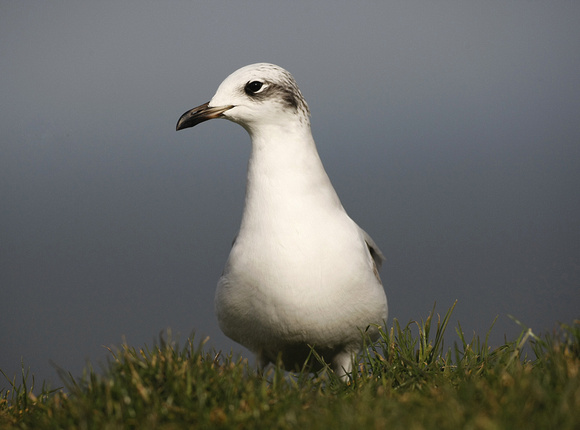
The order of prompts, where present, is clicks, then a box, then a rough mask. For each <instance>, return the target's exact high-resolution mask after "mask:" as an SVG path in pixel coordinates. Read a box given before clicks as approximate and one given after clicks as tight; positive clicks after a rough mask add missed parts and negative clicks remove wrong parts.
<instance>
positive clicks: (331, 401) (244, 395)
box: [0, 309, 580, 430]
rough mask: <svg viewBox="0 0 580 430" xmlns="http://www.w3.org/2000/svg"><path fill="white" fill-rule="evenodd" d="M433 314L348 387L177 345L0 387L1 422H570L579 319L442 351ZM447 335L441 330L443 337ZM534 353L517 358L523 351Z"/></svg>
mask: <svg viewBox="0 0 580 430" xmlns="http://www.w3.org/2000/svg"><path fill="white" fill-rule="evenodd" d="M451 311H452V309H450V310H449V311H448V312H447V314H446V315H444V316H443V317H442V318H440V317H438V316H437V315H435V314H434V312H432V313H431V315H429V316H428V318H427V319H426V320H425V321H421V322H413V323H410V324H409V325H407V326H405V327H401V326H400V325H399V324H398V323H397V321H394V325H393V327H392V328H391V329H390V330H389V331H387V332H383V333H382V337H381V339H380V340H379V342H377V343H375V344H374V345H371V347H370V348H369V351H368V352H367V353H364V354H363V355H362V356H361V357H360V365H359V367H358V372H356V374H355V375H354V376H353V377H352V378H351V380H350V381H349V383H347V384H344V383H342V382H341V381H339V380H337V379H336V378H335V377H334V375H333V374H332V373H331V372H328V371H323V372H321V373H320V374H319V375H309V374H300V375H294V376H288V375H287V374H285V373H283V372H281V371H278V370H276V369H274V368H272V369H270V370H269V371H267V372H266V373H265V374H263V375H260V374H257V373H256V371H255V370H254V369H252V368H251V367H250V366H248V364H247V362H246V360H243V359H234V358H233V357H232V356H223V355H221V354H220V353H216V352H215V351H207V350H206V349H204V347H203V344H201V345H197V344H196V343H195V342H194V341H193V339H190V340H188V342H187V344H186V345H185V347H179V346H177V345H174V344H172V343H171V342H166V341H164V340H163V339H161V341H160V343H159V345H157V346H154V347H152V348H149V347H144V348H141V349H135V348H133V347H130V346H127V345H125V346H122V347H121V348H120V349H119V350H117V351H111V353H112V355H111V357H112V358H111V360H110V362H109V364H108V366H107V368H106V370H105V371H104V372H99V373H96V372H94V371H93V370H92V369H87V370H86V374H85V376H84V377H82V378H73V377H72V376H70V375H66V374H64V372H63V375H62V377H63V382H64V384H65V386H66V389H65V390H56V391H53V392H49V391H48V390H46V389H42V392H41V394H39V395H34V394H32V393H33V390H32V387H30V386H29V384H30V383H29V381H28V380H29V377H28V376H27V375H26V374H24V375H23V377H22V381H20V382H19V383H18V385H17V384H16V383H15V382H14V381H13V382H12V389H11V390H8V391H5V392H0V428H1V429H67V428H74V429H122V428H136V429H178V428H203V429H205V428H224V429H229V428H240V429H246V428H247V429H254V428H255V429H277V428H280V429H295V428H301V429H307V428H308V429H310V428H314V429H353V428H357V429H366V428H371V429H383V428H388V429H406V430H408V429H423V428H428V429H447V428H449V429H516V428H525V429H535V428H537V429H552V428H553V429H578V428H580V321H575V322H574V323H573V324H572V325H562V326H561V327H560V329H559V331H557V332H555V333H551V334H549V335H545V336H543V337H542V338H540V337H538V336H536V335H535V334H534V333H532V332H531V330H527V329H524V330H523V331H522V334H521V335H520V337H519V338H518V339H516V340H514V341H512V342H509V343H506V344H505V345H502V346H500V347H499V348H497V349H493V350H492V349H491V348H489V347H488V345H487V341H486V339H485V338H484V339H481V338H479V337H477V336H475V337H473V338H472V339H469V340H468V339H466V338H465V336H464V334H463V332H462V330H461V327H460V326H458V327H457V328H456V332H457V335H458V341H457V342H456V343H455V345H454V346H452V347H451V348H447V349H444V347H443V333H444V332H445V329H446V328H447V325H448V322H449V317H450V315H451ZM448 337H450V336H448ZM524 346H527V347H528V348H530V351H532V352H531V353H530V355H532V357H522V356H521V355H522V353H521V351H522V348H523V347H524Z"/></svg>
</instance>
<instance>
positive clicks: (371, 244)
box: [359, 227, 386, 281]
mask: <svg viewBox="0 0 580 430" xmlns="http://www.w3.org/2000/svg"><path fill="white" fill-rule="evenodd" d="M359 228H360V227H359ZM360 230H361V231H362V234H363V236H364V239H365V242H366V244H367V246H368V248H369V252H370V253H371V257H373V261H374V263H375V267H376V272H375V275H376V276H377V279H379V274H378V271H379V270H380V269H381V266H382V265H383V261H385V260H386V258H385V256H384V255H383V253H382V251H381V250H380V249H379V247H378V245H377V244H376V243H375V241H374V240H373V238H372V237H370V236H369V234H368V233H367V232H366V231H364V230H363V229H362V228H361V229H360ZM379 281H380V279H379Z"/></svg>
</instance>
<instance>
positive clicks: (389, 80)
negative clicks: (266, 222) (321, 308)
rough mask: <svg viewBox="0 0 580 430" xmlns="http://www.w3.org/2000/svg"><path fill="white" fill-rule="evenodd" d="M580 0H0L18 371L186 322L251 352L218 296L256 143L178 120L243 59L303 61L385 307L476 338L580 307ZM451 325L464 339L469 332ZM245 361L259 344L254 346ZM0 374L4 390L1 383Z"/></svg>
mask: <svg viewBox="0 0 580 430" xmlns="http://www.w3.org/2000/svg"><path fill="white" fill-rule="evenodd" d="M579 19H580V3H578V2H574V1H563V0H556V1H551V2H540V1H523V0H522V1H509V2H506V1H478V2H475V1H473V2H471V1H469V2H456V1H440V2H429V1H406V2H402V1H396V2H362V3H361V2H357V3H356V4H350V3H346V2H345V3H344V4H342V5H337V4H336V3H331V2H319V3H318V5H317V6H313V5H312V4H310V3H308V2H275V3H272V2H259V1H251V2H245V3H236V4H233V3H230V2H223V1H219V0H218V1H212V2H187V1H181V2H176V1H175V2H174V1H170V2H143V1H141V2H137V1H134V0H130V1H124V2H73V1H70V2H65V1H49V2H40V3H35V4H34V5H32V4H31V3H28V2H2V3H0V88H1V90H2V103H1V104H0V130H2V136H1V140H0V145H1V147H0V154H1V155H0V197H1V202H2V207H1V210H0V306H1V312H0V368H1V369H2V370H4V371H5V372H7V373H9V374H14V373H17V372H18V371H19V366H20V359H21V358H22V359H23V360H24V363H25V364H26V365H27V366H30V367H31V370H32V371H33V373H35V374H36V375H37V378H39V379H50V380H51V381H52V382H53V386H55V385H58V378H57V377H56V372H55V371H54V370H53V369H52V367H50V365H49V360H52V361H54V362H56V363H57V364H58V365H60V366H62V367H63V368H65V369H66V370H70V371H71V372H72V373H73V374H79V373H80V371H81V369H82V368H83V367H84V365H85V360H87V359H89V360H91V361H92V362H93V363H99V362H102V361H104V360H105V357H106V356H107V352H106V350H105V349H104V348H103V345H112V344H119V343H121V341H122V339H123V336H125V337H126V340H127V342H128V343H130V344H131V345H134V346H137V347H138V346H141V345H143V343H149V344H151V343H152V341H153V339H155V338H156V337H157V336H158V333H159V332H160V331H162V330H164V329H166V328H168V327H171V328H172V330H173V332H174V333H179V334H181V336H180V338H181V340H185V338H186V337H187V335H188V334H189V333H190V332H191V331H193V330H195V331H196V332H197V333H198V335H199V338H198V339H199V340H201V338H202V336H203V335H209V336H210V337H211V339H212V341H211V344H212V345H213V346H215V347H216V348H219V349H224V350H227V351H229V350H230V349H231V348H233V349H234V351H241V352H244V351H243V350H242V349H241V347H239V346H238V345H236V344H235V343H233V342H231V341H229V340H228V339H227V338H225V337H224V336H223V335H222V334H221V333H220V331H219V328H218V326H217V321H216V318H215V316H214V314H213V294H214V288H215V284H216V282H217V279H218V277H219V275H220V273H221V270H222V267H223V264H224V262H225V259H226V257H227V255H228V252H229V246H230V243H231V240H232V238H233V237H234V235H235V233H236V231H237V228H238V225H239V222H240V217H241V210H242V203H243V195H244V186H245V169H246V163H247V158H248V155H249V150H250V147H249V137H248V136H247V135H246V132H245V131H244V130H243V129H242V128H241V127H239V126H237V125H235V124H232V123H229V122H227V121H210V122H208V123H204V124H202V125H200V126H198V127H195V128H194V129H191V130H186V131H182V132H179V133H176V132H175V131H174V130H175V123H176V122H177V119H178V118H179V116H180V115H181V114H182V113H183V112H184V111H186V110H188V109H190V108H192V107H194V106H197V105H199V104H201V103H204V102H206V101H208V100H209V99H210V98H211V96H212V95H213V94H214V92H215V90H216V89H217V87H218V85H219V84H220V82H221V81H222V80H223V79H224V78H225V77H226V76H227V75H229V74H230V73H231V72H233V71H234V70H236V69H237V68H239V67H241V66H244V65H246V64H250V63H254V62H261V61H265V62H272V63H276V64H279V65H280V66H282V67H284V68H286V69H288V70H289V71H290V72H291V73H292V74H293V75H294V76H295V78H296V80H297V82H298V84H299V86H300V88H301V90H302V92H303V94H304V96H305V98H306V100H307V101H308V103H309V105H310V109H311V111H312V127H313V133H314V137H315V139H316V141H317V144H318V148H319V152H320V154H321V157H322V159H323V162H324V164H325V167H326V169H327V171H328V173H329V175H330V177H331V179H332V181H333V184H334V186H335V188H336V189H337V191H338V193H339V195H340V196H341V199H342V201H343V204H344V206H345V207H346V209H347V210H348V212H349V214H350V215H351V216H352V217H353V218H354V219H355V220H356V221H357V223H358V224H359V225H361V226H362V227H363V228H364V229H365V230H367V231H368V232H369V233H370V234H371V235H372V236H373V238H374V239H375V241H376V242H377V243H378V244H379V246H380V247H381V249H382V250H383V252H384V253H385V255H386V256H387V263H386V264H385V265H384V268H383V271H382V277H383V281H384V284H385V289H386V291H387V296H388V299H389V307H390V319H392V318H393V317H396V318H398V319H399V320H400V321H401V322H403V323H406V322H407V321H408V320H409V319H411V318H422V317H425V316H426V315H427V313H428V311H429V310H430V309H431V307H432V306H433V303H434V302H435V301H437V304H438V310H439V311H440V312H444V311H445V310H446V309H447V308H448V307H449V306H450V305H451V304H452V303H453V301H454V300H455V299H458V300H459V303H458V306H457V308H456V312H455V314H454V318H453V321H454V322H455V321H457V320H459V321H460V322H461V324H462V327H463V328H464V329H465V331H466V332H467V334H468V335H471V333H472V332H473V331H476V332H477V333H479V334H481V335H484V334H485V332H486V330H487V329H488V328H489V326H490V324H491V322H492V321H493V319H494V318H495V316H496V315H499V320H498V322H497V324H496V326H495V328H494V330H493V332H492V340H493V341H494V342H495V343H496V344H497V343H499V342H500V341H501V340H502V339H503V335H504V334H507V335H508V337H513V336H515V334H516V333H518V332H519V327H517V326H516V325H515V324H514V323H513V322H512V321H511V320H510V319H509V318H507V316H506V315H507V314H512V315H514V316H515V317H517V318H518V319H520V320H521V321H522V322H524V323H525V324H527V325H529V326H531V327H532V328H533V329H534V330H535V331H536V332H542V331H546V330H550V329H552V328H553V327H554V326H555V324H556V322H557V321H563V322H568V323H569V322H571V321H572V320H573V319H574V318H577V317H579V316H580V315H579V312H578V309H579V305H580V198H578V196H579V195H580V173H579V170H580V169H579V160H580V120H579V118H580V77H579V70H580V50H579V49H578V46H580V26H578V21H579ZM454 339H455V337H454V336H453V333H451V336H450V337H449V340H454ZM244 353H245V354H247V352H244ZM0 386H5V383H4V381H2V382H0Z"/></svg>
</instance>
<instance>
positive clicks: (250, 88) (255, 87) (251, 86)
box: [244, 81, 264, 94]
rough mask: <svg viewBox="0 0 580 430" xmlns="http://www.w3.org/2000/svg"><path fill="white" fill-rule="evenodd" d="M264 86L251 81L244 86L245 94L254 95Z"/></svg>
mask: <svg viewBox="0 0 580 430" xmlns="http://www.w3.org/2000/svg"><path fill="white" fill-rule="evenodd" d="M263 86H264V84H263V83H262V82H260V81H251V82H248V83H247V84H246V87H245V88H244V90H245V91H246V94H255V93H257V92H258V91H260V90H261V89H262V87H263Z"/></svg>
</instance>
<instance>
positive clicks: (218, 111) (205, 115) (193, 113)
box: [175, 102, 233, 131]
mask: <svg viewBox="0 0 580 430" xmlns="http://www.w3.org/2000/svg"><path fill="white" fill-rule="evenodd" d="M231 108H233V106H231V105H228V106H213V107H210V106H209V102H207V103H204V104H202V105H201V106H198V107H196V108H193V109H191V110H188V111H187V112H185V113H184V114H183V115H181V118H179V121H177V126H176V127H175V130H176V131H179V130H183V129H184V128H189V127H194V126H196V125H197V124H200V123H202V122H204V121H207V120H210V119H214V118H219V117H221V116H222V115H223V113H224V112H225V111H227V110H229V109H231Z"/></svg>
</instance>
